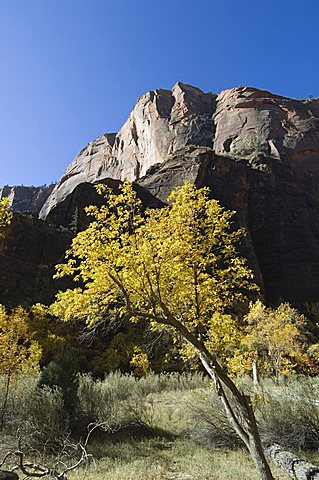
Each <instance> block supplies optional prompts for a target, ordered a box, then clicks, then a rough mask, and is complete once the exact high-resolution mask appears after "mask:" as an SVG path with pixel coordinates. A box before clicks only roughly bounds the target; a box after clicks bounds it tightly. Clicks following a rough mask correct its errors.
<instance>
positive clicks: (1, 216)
mask: <svg viewBox="0 0 319 480" xmlns="http://www.w3.org/2000/svg"><path fill="white" fill-rule="evenodd" d="M9 207H10V202H9V199H8V198H2V199H1V200H0V228H4V227H6V226H8V225H10V222H11V218H12V213H11V212H10V208H9Z"/></svg>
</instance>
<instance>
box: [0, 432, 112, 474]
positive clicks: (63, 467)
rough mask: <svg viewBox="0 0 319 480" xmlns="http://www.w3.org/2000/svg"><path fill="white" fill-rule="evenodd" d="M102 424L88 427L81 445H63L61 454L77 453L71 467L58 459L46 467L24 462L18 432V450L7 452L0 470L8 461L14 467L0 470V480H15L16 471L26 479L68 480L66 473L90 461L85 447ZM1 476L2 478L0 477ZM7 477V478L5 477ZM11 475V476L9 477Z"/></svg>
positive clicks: (24, 454) (0, 464)
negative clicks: (48, 478)
mask: <svg viewBox="0 0 319 480" xmlns="http://www.w3.org/2000/svg"><path fill="white" fill-rule="evenodd" d="M104 427H105V424H104V423H94V424H90V425H88V427H87V428H88V433H87V436H86V438H85V440H84V442H83V443H77V444H71V443H68V444H67V445H66V444H65V445H64V448H63V451H62V453H64V452H65V451H66V447H67V449H68V450H69V449H70V448H71V450H73V452H79V451H80V456H79V458H78V459H77V460H76V461H75V462H74V463H73V464H71V465H67V464H66V463H65V462H62V461H61V459H58V460H57V461H56V462H55V464H54V465H53V466H47V465H42V464H37V463H34V462H30V461H28V460H26V453H25V451H24V448H23V441H22V438H21V435H20V432H18V448H17V450H15V451H13V452H8V453H7V454H6V455H5V457H4V458H3V460H2V462H1V463H0V468H1V467H2V466H3V465H4V464H5V463H6V462H7V461H8V460H9V459H11V460H14V461H15V462H16V465H15V466H14V467H12V468H11V470H10V472H7V471H4V470H3V471H2V470H0V480H7V479H8V480H16V479H18V476H17V474H16V473H14V472H16V471H20V472H21V473H23V474H24V475H25V476H26V477H27V478H43V477H46V476H50V477H51V478H55V479H56V480H68V475H67V474H68V473H69V472H71V471H72V470H75V469H77V468H78V467H79V466H80V465H82V464H83V463H86V462H88V461H89V460H91V459H92V455H91V454H89V453H88V452H87V445H88V442H89V439H90V436H91V434H92V433H93V431H94V430H96V429H97V428H104ZM2 473H3V474H2ZM1 475H2V476H1ZM5 475H7V476H5ZM10 475H11V476H10Z"/></svg>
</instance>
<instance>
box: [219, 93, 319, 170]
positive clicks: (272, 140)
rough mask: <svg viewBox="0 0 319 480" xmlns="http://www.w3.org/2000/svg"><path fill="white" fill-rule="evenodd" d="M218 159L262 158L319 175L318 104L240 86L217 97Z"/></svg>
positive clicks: (317, 101) (312, 101)
mask: <svg viewBox="0 0 319 480" xmlns="http://www.w3.org/2000/svg"><path fill="white" fill-rule="evenodd" d="M214 123H215V137H214V146H213V148H214V150H215V152H216V153H217V154H224V155H232V156H235V157H240V158H247V159H250V158H254V157H255V156H256V155H259V154H263V155H264V156H266V157H267V158H269V159H271V160H272V161H273V162H275V161H283V162H286V163H287V164H289V165H291V167H292V168H293V169H294V170H296V171H303V172H309V173H314V174H317V173H319V161H318V157H319V100H318V99H314V100H307V101H300V100H294V99H290V98H285V97H281V96H279V95H274V94H272V93H270V92H267V91H264V90H257V89H255V88H248V87H240V88H233V89H231V90H225V91H224V92H222V93H221V94H220V95H218V97H217V100H216V110H215V113H214Z"/></svg>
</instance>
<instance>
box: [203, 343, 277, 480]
mask: <svg viewBox="0 0 319 480" xmlns="http://www.w3.org/2000/svg"><path fill="white" fill-rule="evenodd" d="M199 357H200V359H201V362H202V364H203V366H204V368H205V370H206V371H207V373H208V374H209V376H210V377H211V378H212V379H213V380H214V382H215V386H216V391H217V394H218V396H219V398H220V400H221V402H222V404H223V406H224V410H225V413H226V416H227V419H228V421H229V423H230V424H231V426H232V427H233V428H234V430H235V432H236V433H237V435H238V436H239V437H240V438H241V439H242V441H243V442H244V444H245V445H246V447H247V449H248V451H249V453H250V455H251V458H252V460H253V462H254V464H255V466H256V469H257V470H258V472H259V475H260V480H274V477H273V476H272V473H271V470H270V467H269V465H268V463H267V460H266V457H265V454H264V452H263V449H262V445H261V440H260V437H259V432H258V427H257V422H256V419H255V415H254V412H253V408H252V406H251V402H250V397H249V396H246V395H243V394H242V393H241V392H240V391H239V390H238V388H237V387H236V385H235V384H234V382H233V381H232V380H231V379H230V378H229V377H228V376H227V375H226V373H225V372H224V371H223V369H222V368H221V366H220V365H219V364H218V362H217V361H216V360H215V358H214V357H213V356H212V355H210V354H209V352H205V353H202V352H199ZM222 384H224V385H225V386H226V387H227V388H228V389H229V390H230V392H231V394H232V400H233V403H234V407H233V406H232V405H231V403H230V402H229V400H228V397H227V394H226V392H225V389H224V387H223V385H222Z"/></svg>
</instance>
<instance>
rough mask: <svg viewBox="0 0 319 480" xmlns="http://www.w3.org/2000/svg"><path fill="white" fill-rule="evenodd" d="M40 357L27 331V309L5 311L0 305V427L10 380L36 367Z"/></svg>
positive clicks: (0, 426) (39, 351) (38, 349)
mask: <svg viewBox="0 0 319 480" xmlns="http://www.w3.org/2000/svg"><path fill="white" fill-rule="evenodd" d="M40 357H41V350H40V348H39V346H38V344H37V343H36V342H35V341H34V340H33V339H32V335H31V334H30V331H29V327H28V313H27V311H26V310H24V309H23V308H22V307H17V308H15V309H14V310H12V311H11V313H7V312H6V309H5V307H4V306H3V305H0V374H1V375H3V377H4V378H5V388H4V399H3V403H2V406H1V411H0V428H3V427H4V423H5V414H6V408H7V403H8V397H9V391H10V386H11V382H12V380H14V379H15V378H16V377H18V376H19V375H22V374H24V373H27V372H30V370H32V369H34V368H35V367H37V366H38V364H39V360H40Z"/></svg>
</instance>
